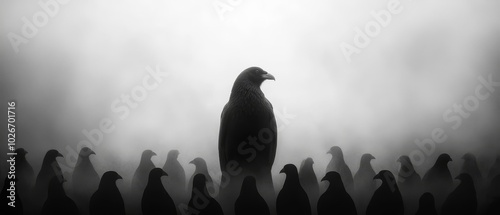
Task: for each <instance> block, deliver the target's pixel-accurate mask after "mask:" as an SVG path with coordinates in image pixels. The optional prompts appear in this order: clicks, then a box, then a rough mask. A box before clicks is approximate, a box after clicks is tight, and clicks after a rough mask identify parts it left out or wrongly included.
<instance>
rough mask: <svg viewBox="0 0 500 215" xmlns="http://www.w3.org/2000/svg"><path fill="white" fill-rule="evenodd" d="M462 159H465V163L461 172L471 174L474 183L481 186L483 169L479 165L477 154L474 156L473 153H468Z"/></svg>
mask: <svg viewBox="0 0 500 215" xmlns="http://www.w3.org/2000/svg"><path fill="white" fill-rule="evenodd" d="M462 159H463V160H464V163H463V165H462V170H461V171H460V173H467V174H469V175H470V176H471V177H472V180H473V181H474V185H475V186H476V187H477V188H479V187H481V186H482V183H483V176H482V175H481V171H480V170H479V167H478V166H477V161H476V156H474V155H473V154H472V153H466V154H465V155H464V156H463V157H462Z"/></svg>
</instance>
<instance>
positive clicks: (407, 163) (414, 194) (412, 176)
mask: <svg viewBox="0 0 500 215" xmlns="http://www.w3.org/2000/svg"><path fill="white" fill-rule="evenodd" d="M397 161H398V162H399V163H401V167H400V168H399V172H398V186H399V189H400V191H401V195H402V196H403V200H404V204H405V211H406V214H415V212H416V211H417V210H418V199H419V197H420V194H421V193H422V191H421V190H422V187H421V185H422V179H421V178H420V175H419V174H418V173H417V172H416V171H415V169H414V168H413V164H412V162H411V160H410V157H408V156H406V155H403V156H401V157H399V159H398V160H397ZM433 201H434V200H433Z"/></svg>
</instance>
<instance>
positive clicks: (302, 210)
mask: <svg viewBox="0 0 500 215" xmlns="http://www.w3.org/2000/svg"><path fill="white" fill-rule="evenodd" d="M280 173H285V174H286V179H285V184H283V188H282V189H281V191H280V192H279V194H278V198H277V199H276V211H277V214H278V215H289V214H296V215H304V214H305V215H310V214H311V205H309V198H308V197H307V193H306V191H305V190H304V189H303V188H302V186H301V185H300V180H299V173H298V171H297V167H295V165H293V164H287V165H285V166H284V167H283V169H282V170H281V171H280Z"/></svg>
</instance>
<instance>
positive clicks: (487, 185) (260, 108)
mask: <svg viewBox="0 0 500 215" xmlns="http://www.w3.org/2000/svg"><path fill="white" fill-rule="evenodd" d="M265 80H275V78H274V76H272V75H271V74H269V73H267V72H266V71H264V70H262V69H261V68H258V67H250V68H248V69H246V70H244V71H243V72H241V73H240V75H239V76H238V77H237V78H236V80H235V82H234V85H233V88H232V90H231V96H230V98H229V101H228V103H227V104H226V105H225V106H224V109H223V111H222V114H221V123H220V129H219V148H218V149H219V150H218V151H219V161H220V162H219V164H220V170H221V172H222V177H221V180H220V185H216V183H215V182H214V180H213V179H212V177H211V176H210V174H209V173H208V168H207V163H206V162H205V160H204V159H203V158H195V159H194V160H193V161H191V163H192V164H194V165H195V166H196V169H195V172H194V174H193V175H192V176H191V178H190V179H189V181H188V180H187V179H186V173H185V171H184V169H183V167H182V165H181V164H180V163H179V162H178V160H177V158H178V155H179V151H177V150H172V151H170V152H169V153H168V155H167V160H166V162H165V165H164V166H163V168H157V167H156V166H155V165H154V164H153V162H152V161H151V157H152V156H154V155H156V154H155V153H154V152H153V151H151V150H145V151H144V152H143V153H142V155H141V160H140V163H139V165H138V167H137V169H136V171H135V173H134V175H133V178H132V180H131V184H130V187H128V188H126V190H120V189H119V188H118V186H117V184H116V181H117V180H120V179H122V177H121V176H120V175H119V174H118V173H117V172H114V171H108V172H105V173H104V174H103V175H102V176H101V177H100V176H99V174H98V173H97V172H96V171H95V169H94V166H93V163H92V162H91V160H90V158H89V157H90V156H91V155H94V154H95V152H94V151H93V150H91V149H90V148H86V147H84V148H82V149H81V150H80V152H79V157H78V160H77V163H76V166H75V168H74V171H73V172H72V176H71V180H70V182H71V185H70V186H67V187H68V191H67V190H65V187H64V186H63V183H64V182H65V181H66V179H65V177H63V174H62V172H61V168H60V166H59V164H58V162H57V160H56V158H57V157H61V156H62V155H61V154H60V153H59V152H58V151H57V150H49V151H48V152H47V153H46V155H45V157H44V159H43V163H42V167H41V169H40V172H39V173H38V175H37V177H36V178H35V174H34V172H33V168H32V167H31V165H30V164H29V163H28V162H27V160H26V157H25V156H26V151H25V150H24V149H22V148H19V149H16V153H17V156H16V180H17V182H16V185H17V191H18V192H17V194H18V195H17V196H16V197H17V202H16V204H17V206H16V207H15V208H13V207H10V206H8V205H7V202H9V201H10V200H9V199H8V198H7V196H8V194H7V193H6V192H7V187H9V185H10V184H9V180H8V179H6V180H5V182H4V188H3V190H2V198H3V200H4V201H5V202H4V203H2V207H1V208H2V210H3V211H6V212H7V213H6V214H30V215H31V214H42V215H59V214H60V215H76V214H83V215H87V214H90V215H115V214H116V215H124V214H131V215H135V214H143V215H150V214H198V215H223V214H226V215H228V214H229V215H230V214H235V215H271V214H277V215H311V214H315V215H316V214H318V215H328V214H346V215H352V214H366V215H403V214H410V215H413V214H416V215H434V214H441V215H475V214H480V215H483V214H484V215H490V214H491V215H493V214H495V215H498V214H500V157H498V158H497V159H496V162H495V164H494V165H493V167H492V168H491V171H490V172H489V174H488V176H487V177H486V178H484V177H482V174H481V171H479V168H478V166H477V163H476V158H475V157H474V156H473V155H472V154H469V153H467V154H465V155H464V156H463V159H464V164H463V167H462V171H461V173H460V175H458V176H456V178H455V179H457V180H459V181H460V183H459V184H458V185H457V186H455V185H454V179H453V178H452V175H451V173H450V171H449V169H448V164H449V162H450V161H451V157H450V156H449V155H447V154H441V155H440V156H439V157H438V159H437V160H436V163H435V164H434V166H433V167H432V168H431V169H429V170H428V171H427V173H426V174H425V175H424V176H423V177H420V175H419V174H418V173H417V172H416V171H415V169H414V168H413V165H412V162H411V159H410V158H409V157H408V156H401V157H400V158H399V159H398V162H400V163H401V168H400V170H399V172H398V174H397V179H396V177H395V176H394V175H393V173H391V172H390V171H388V170H382V171H379V172H378V173H376V172H375V171H374V169H373V167H372V166H371V163H370V162H371V160H373V159H374V157H373V156H372V155H371V154H364V155H362V157H361V160H360V167H359V169H358V171H357V172H356V173H355V174H354V176H353V174H352V172H351V170H350V169H349V167H348V166H347V165H346V163H345V160H344V156H343V153H342V150H341V148H340V147H338V146H333V147H332V148H331V149H330V150H329V151H328V153H330V154H331V155H332V159H331V161H330V163H329V164H328V166H327V169H326V174H325V176H324V177H322V178H321V181H326V182H324V183H320V182H319V180H318V178H317V177H316V174H315V172H314V169H313V164H314V161H313V159H312V158H307V159H305V160H304V161H303V162H302V164H301V165H300V167H299V168H297V167H296V166H295V165H293V164H287V165H285V166H284V167H283V169H282V170H281V171H280V173H284V174H285V175H286V179H285V181H284V184H283V187H282V188H281V189H280V190H279V191H278V190H275V188H274V183H273V179H272V174H271V169H272V168H273V164H274V159H275V156H276V149H277V143H278V140H277V137H278V129H277V125H276V119H275V116H274V113H273V106H272V104H271V103H270V102H269V101H268V100H267V99H266V97H265V96H264V93H263V92H262V91H261V89H260V86H261V84H262V83H263V81H265ZM95 156H97V155H95ZM186 182H187V183H186ZM217 191H218V192H217ZM276 191H278V194H277V195H276ZM2 214H5V213H2Z"/></svg>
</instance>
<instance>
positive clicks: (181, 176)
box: [162, 150, 188, 205]
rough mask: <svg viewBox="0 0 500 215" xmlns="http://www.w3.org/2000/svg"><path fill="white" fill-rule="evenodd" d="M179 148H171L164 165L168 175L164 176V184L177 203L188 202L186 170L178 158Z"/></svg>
mask: <svg viewBox="0 0 500 215" xmlns="http://www.w3.org/2000/svg"><path fill="white" fill-rule="evenodd" d="M178 157H179V150H170V151H169V152H168V155H167V161H165V165H163V171H165V172H166V173H167V174H168V177H163V178H162V182H163V186H164V187H165V188H166V190H167V192H168V193H169V194H170V196H171V197H172V199H173V200H174V203H175V205H179V204H181V203H187V200H188V199H187V197H188V195H186V172H185V171H184V168H182V166H181V164H180V163H179V161H178V160H177V158H178Z"/></svg>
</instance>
